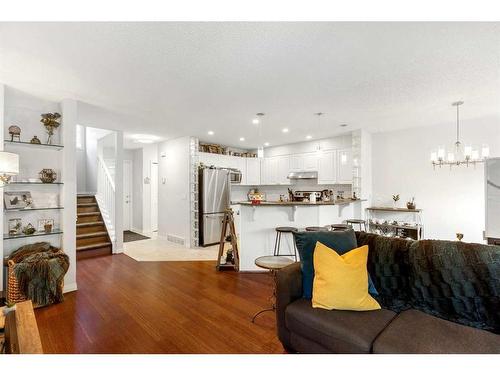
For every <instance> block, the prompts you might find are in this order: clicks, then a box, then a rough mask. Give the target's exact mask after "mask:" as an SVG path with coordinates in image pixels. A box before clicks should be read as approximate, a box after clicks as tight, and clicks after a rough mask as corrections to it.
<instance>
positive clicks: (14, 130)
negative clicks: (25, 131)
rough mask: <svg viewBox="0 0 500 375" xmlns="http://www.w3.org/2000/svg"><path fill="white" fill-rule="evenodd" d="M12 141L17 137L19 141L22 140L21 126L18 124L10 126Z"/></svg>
mask: <svg viewBox="0 0 500 375" xmlns="http://www.w3.org/2000/svg"><path fill="white" fill-rule="evenodd" d="M9 134H10V141H11V142H14V138H17V142H21V128H20V127H19V126H17V125H11V126H9Z"/></svg>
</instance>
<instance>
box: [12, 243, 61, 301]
mask: <svg viewBox="0 0 500 375" xmlns="http://www.w3.org/2000/svg"><path fill="white" fill-rule="evenodd" d="M9 260H12V261H13V262H14V263H15V265H14V267H13V271H14V276H15V277H16V279H17V282H18V284H19V288H20V289H21V290H22V292H23V293H24V295H25V296H26V297H27V298H28V299H30V300H32V301H33V303H34V304H37V305H40V306H45V305H49V304H51V303H58V302H62V301H63V291H62V281H63V278H64V275H65V274H66V272H67V271H68V267H69V258H68V256H67V255H66V254H65V253H64V252H63V251H61V250H60V249H57V248H55V247H52V246H50V244H49V243H47V242H38V243H34V244H31V245H26V246H22V247H20V248H19V249H17V250H15V251H14V252H13V253H12V254H11V255H10V257H9Z"/></svg>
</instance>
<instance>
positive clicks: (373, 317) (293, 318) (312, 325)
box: [285, 298, 396, 353]
mask: <svg viewBox="0 0 500 375" xmlns="http://www.w3.org/2000/svg"><path fill="white" fill-rule="evenodd" d="M395 315H396V314H395V313H394V312H392V311H389V310H384V309H382V310H374V311H342V310H331V311H330V310H324V309H314V308H313V307H312V306H311V301H310V300H308V299H304V298H301V299H298V300H296V301H294V302H292V303H291V304H290V305H288V306H287V308H286V310H285V322H286V326H287V328H288V329H289V330H290V331H291V332H293V333H294V334H296V335H300V336H302V337H305V338H306V339H308V340H311V341H314V342H316V343H318V344H320V345H321V346H322V347H324V348H326V349H328V350H329V351H331V352H332V353H370V352H371V349H372V344H373V341H374V340H375V338H376V337H377V335H378V334H379V333H380V332H381V331H382V330H383V329H384V328H385V327H386V326H387V325H388V324H389V322H390V321H391V320H392V319H393V318H394V316H395Z"/></svg>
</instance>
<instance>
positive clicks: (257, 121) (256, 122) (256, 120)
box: [252, 118, 260, 125]
mask: <svg viewBox="0 0 500 375" xmlns="http://www.w3.org/2000/svg"><path fill="white" fill-rule="evenodd" d="M259 123H260V121H259V119H258V118H254V119H253V120H252V124H254V125H259Z"/></svg>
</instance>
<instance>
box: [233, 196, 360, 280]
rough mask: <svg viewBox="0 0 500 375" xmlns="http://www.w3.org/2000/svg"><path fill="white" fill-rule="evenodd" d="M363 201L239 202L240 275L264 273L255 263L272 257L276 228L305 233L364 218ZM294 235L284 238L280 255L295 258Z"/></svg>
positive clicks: (236, 205) (237, 214)
mask: <svg viewBox="0 0 500 375" xmlns="http://www.w3.org/2000/svg"><path fill="white" fill-rule="evenodd" d="M362 203H363V200H355V201H353V200H350V199H345V200H338V201H334V202H316V203H312V202H261V203H260V204H258V205H253V204H252V203H251V202H236V203H233V205H232V208H233V210H234V211H235V222H236V231H237V234H238V239H239V256H240V271H257V270H259V271H262V269H260V268H259V267H257V266H256V265H255V263H254V261H255V259H256V258H258V257H260V256H264V255H273V251H274V243H275V238H276V231H275V228H276V227H295V228H298V229H299V230H304V228H305V227H309V226H325V225H330V224H338V223H342V222H343V221H344V220H347V219H359V218H361V216H362ZM292 241H293V240H292V235H291V234H290V235H289V234H284V235H283V236H282V238H281V246H280V253H281V254H293V242H292Z"/></svg>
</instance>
